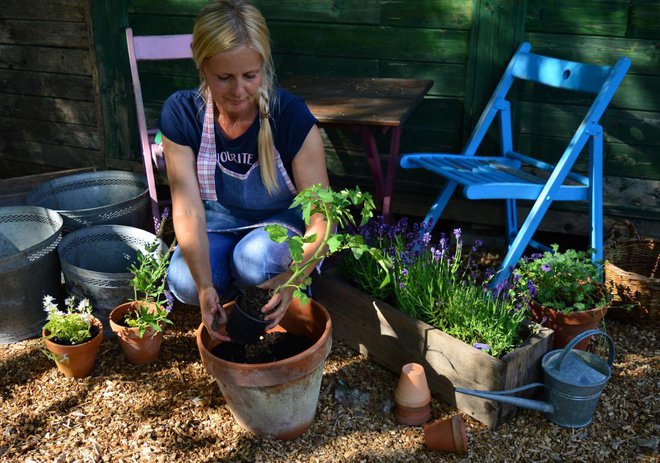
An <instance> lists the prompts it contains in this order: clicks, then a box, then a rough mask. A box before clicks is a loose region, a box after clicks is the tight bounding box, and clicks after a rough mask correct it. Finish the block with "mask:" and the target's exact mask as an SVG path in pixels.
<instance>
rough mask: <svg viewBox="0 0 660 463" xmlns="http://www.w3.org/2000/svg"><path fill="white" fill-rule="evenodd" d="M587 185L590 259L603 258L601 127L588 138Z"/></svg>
mask: <svg viewBox="0 0 660 463" xmlns="http://www.w3.org/2000/svg"><path fill="white" fill-rule="evenodd" d="M589 185H590V198H589V200H590V201H591V247H592V249H593V250H592V254H591V259H592V260H593V262H600V261H602V260H603V129H602V128H601V127H600V126H599V130H597V131H596V132H595V133H594V134H593V135H592V136H591V137H590V138H589Z"/></svg>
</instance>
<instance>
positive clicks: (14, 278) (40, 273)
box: [0, 206, 63, 344]
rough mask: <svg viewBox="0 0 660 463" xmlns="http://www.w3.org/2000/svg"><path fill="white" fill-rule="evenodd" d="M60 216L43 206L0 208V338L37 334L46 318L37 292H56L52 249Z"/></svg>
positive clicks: (57, 238) (57, 269) (58, 280)
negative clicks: (0, 295)
mask: <svg viewBox="0 0 660 463" xmlns="http://www.w3.org/2000/svg"><path fill="white" fill-rule="evenodd" d="M62 224H63V220H62V217H61V216H60V215H59V214H58V213H57V212H55V211H52V210H50V209H45V208H43V207H33V206H13V207H1V208H0V281H2V297H0V344H8V343H12V342H18V341H22V340H24V339H28V338H32V337H35V336H38V335H39V334H40V333H41V328H42V327H43V325H44V324H45V323H46V313H45V312H44V310H43V297H44V296H45V295H47V294H48V295H50V296H53V297H55V298H57V297H58V296H59V295H60V292H61V290H60V285H61V270H60V262H59V259H58V258H57V252H56V251H55V249H56V248H57V245H58V244H59V242H60V240H61V239H62Z"/></svg>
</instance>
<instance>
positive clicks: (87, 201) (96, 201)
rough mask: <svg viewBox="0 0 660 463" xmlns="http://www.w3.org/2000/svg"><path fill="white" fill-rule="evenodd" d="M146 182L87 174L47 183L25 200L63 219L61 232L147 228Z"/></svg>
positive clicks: (129, 175)
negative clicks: (104, 227) (105, 227)
mask: <svg viewBox="0 0 660 463" xmlns="http://www.w3.org/2000/svg"><path fill="white" fill-rule="evenodd" d="M148 193H149V190H148V185H147V178H146V177H145V176H144V175H141V174H136V173H133V172H123V171H100V172H86V173H83V174H75V175H67V176H65V177H60V178H56V179H52V180H49V181H47V182H45V183H42V184H41V185H39V186H37V187H36V188H35V189H33V190H32V191H31V192H30V193H29V194H28V196H27V198H26V203H27V204H29V205H31V206H41V207H47V208H49V209H52V210H54V211H56V212H58V213H59V214H60V215H62V217H63V218H64V232H65V233H67V232H70V231H72V230H77V229H79V228H83V227H89V226H94V225H105V224H115V225H128V226H131V227H137V228H146V226H147V225H149V217H150V214H149V211H148V202H149V196H148Z"/></svg>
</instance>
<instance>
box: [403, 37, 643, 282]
mask: <svg viewBox="0 0 660 463" xmlns="http://www.w3.org/2000/svg"><path fill="white" fill-rule="evenodd" d="M531 48H532V47H531V45H530V44H529V43H523V44H522V45H521V46H520V47H519V48H518V50H517V51H516V53H515V55H514V56H513V58H512V59H511V61H510V62H509V65H508V66H507V68H506V71H505V72H504V75H503V76H502V79H501V80H500V82H499V84H498V85H497V88H496V89H495V93H494V94H493V96H492V97H491V99H490V101H489V102H488V105H487V106H486V108H485V110H484V112H483V114H482V115H481V117H480V118H479V121H478V122H477V125H476V126H475V128H474V131H473V132H472V135H471V136H470V139H469V141H468V143H467V145H466V146H465V148H464V150H463V153H462V154H440V153H415V154H406V155H404V156H403V157H402V158H401V166H402V167H403V168H406V169H412V168H421V169H426V170H429V171H431V172H434V173H436V174H438V175H440V176H442V177H445V178H446V179H447V183H446V184H445V186H444V188H443V189H442V191H441V192H440V194H439V195H438V197H437V198H436V200H435V202H434V203H433V206H431V209H430V210H429V212H428V214H427V215H426V218H425V219H424V221H425V222H426V223H429V222H431V224H430V225H431V226H433V225H435V224H436V223H437V221H438V218H439V217H440V214H442V211H443V210H444V208H445V206H446V205H447V203H448V202H449V199H450V198H451V196H452V194H453V193H454V190H455V189H456V187H457V185H459V184H460V185H463V194H464V195H465V197H466V198H468V199H504V200H505V201H506V215H507V222H506V234H507V241H508V243H509V250H508V253H507V255H506V256H505V258H504V261H503V262H502V267H501V269H500V272H498V274H497V275H496V276H495V279H494V280H493V284H494V285H497V284H499V283H500V282H501V281H503V280H505V279H506V278H508V276H509V274H510V271H511V268H512V267H513V266H515V265H516V263H517V262H518V260H519V259H520V257H521V256H522V254H523V252H524V251H525V249H526V247H527V246H528V245H530V246H532V247H535V248H539V249H544V247H543V246H542V245H541V244H540V243H538V242H536V241H534V240H532V236H533V235H534V232H535V231H536V229H537V228H538V226H539V223H540V222H541V220H542V219H543V216H544V215H545V213H546V211H547V210H548V208H549V207H550V205H551V204H552V202H553V201H588V202H589V203H590V213H591V247H592V249H593V253H592V259H593V260H594V262H595V261H600V260H602V258H603V188H602V187H603V185H602V181H603V128H602V126H601V125H600V124H599V123H598V121H599V120H600V118H601V116H602V115H603V112H604V111H605V108H606V107H607V105H608V104H609V103H610V101H611V99H612V97H613V96H614V93H615V92H616V90H617V88H618V87H619V84H620V83H621V81H622V80H623V78H624V76H625V75H626V72H627V71H628V68H629V67H630V59H628V58H626V57H623V58H620V59H619V60H618V61H617V63H616V64H615V65H614V66H597V65H593V64H585V63H577V62H573V61H566V60H561V59H557V58H551V57H547V56H541V55H537V54H533V53H530V50H531ZM514 79H520V80H526V81H531V82H534V83H537V84H544V85H548V86H551V87H557V88H562V89H566V90H573V91H577V92H586V93H591V94H595V95H596V97H595V99H594V101H593V103H592V105H591V107H590V108H589V110H588V112H587V115H586V116H585V118H584V119H583V121H582V122H581V124H580V126H579V127H578V129H577V130H576V131H575V134H574V135H573V137H572V138H571V141H570V143H569V144H568V146H567V147H566V149H565V150H564V153H563V154H562V156H561V158H560V159H559V162H558V163H557V164H556V165H551V164H548V163H546V162H543V161H540V160H538V159H534V158H533V157H530V156H526V155H524V154H521V153H518V152H516V151H514V148H513V136H512V132H511V109H510V108H511V104H510V103H509V101H508V100H507V99H506V97H507V93H508V92H509V90H510V89H511V86H512V85H513V83H514ZM496 116H499V129H500V148H501V155H500V156H475V154H476V152H477V149H478V148H479V145H480V144H481V142H482V141H483V139H484V136H485V135H486V133H487V132H488V129H489V127H490V125H491V124H492V123H493V121H494V120H495V117H496ZM587 143H588V144H589V172H588V175H586V176H585V175H581V174H578V173H576V172H572V171H571V169H572V168H573V165H574V164H575V161H576V159H577V157H578V155H579V154H580V153H581V151H582V149H583V148H584V147H585V145H586V144H587ZM535 171H536V172H535ZM542 171H546V172H549V175H548V174H547V173H546V175H545V176H543V175H539V173H542ZM516 200H528V201H534V205H533V206H532V208H531V210H530V212H529V215H528V216H527V218H526V219H525V222H524V223H523V225H522V226H521V227H520V229H518V225H517V218H516Z"/></svg>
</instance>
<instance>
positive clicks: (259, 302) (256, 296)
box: [241, 286, 272, 320]
mask: <svg viewBox="0 0 660 463" xmlns="http://www.w3.org/2000/svg"><path fill="white" fill-rule="evenodd" d="M271 297H272V296H271V293H270V290H269V289H265V288H257V287H256V286H251V287H249V288H247V289H245V291H244V292H243V295H242V296H241V309H242V310H243V312H245V313H246V314H248V315H249V316H251V317H253V318H257V319H259V320H263V319H264V317H265V316H266V315H268V314H267V313H263V312H262V311H261V309H262V307H263V306H264V305H266V304H267V303H268V301H269V300H270V298H271Z"/></svg>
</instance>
